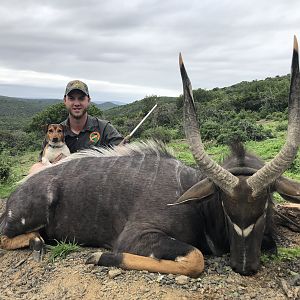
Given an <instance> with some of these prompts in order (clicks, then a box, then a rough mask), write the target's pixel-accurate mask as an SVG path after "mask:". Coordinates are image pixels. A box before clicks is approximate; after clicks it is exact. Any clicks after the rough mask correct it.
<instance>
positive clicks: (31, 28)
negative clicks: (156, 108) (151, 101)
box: [0, 0, 300, 103]
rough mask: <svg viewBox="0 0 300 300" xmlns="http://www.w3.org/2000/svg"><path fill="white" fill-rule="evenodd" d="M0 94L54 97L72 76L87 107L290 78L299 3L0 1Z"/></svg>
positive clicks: (298, 26) (231, 0)
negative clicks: (186, 84) (187, 83)
mask: <svg viewBox="0 0 300 300" xmlns="http://www.w3.org/2000/svg"><path fill="white" fill-rule="evenodd" d="M0 19H1V26H0V41H1V46H0V95H5V96H11V97H22V98H58V99H62V98H63V95H64V89H65V86H66V84H67V83H68V81H70V80H73V79H80V80H82V81H84V82H86V83H87V84H88V86H89V90H90V95H91V98H92V100H94V101H122V102H127V103H129V102H132V101H135V100H139V99H142V98H144V97H145V96H150V95H158V96H178V95H180V94H181V93H182V85H181V79H180V73H179V67H178V54H179V52H181V53H182V55H183V59H184V63H185V66H186V69H187V72H188V74H189V77H190V79H191V82H192V85H193V88H203V89H212V88H214V87H224V86H230V85H233V84H236V83H238V82H241V81H252V80H255V79H264V78H266V77H273V76H276V75H286V74H288V73H289V72H290V65H291V55H292V46H293V36H294V35H297V36H298V37H299V39H300V1H299V0H289V1H286V0H272V1H270V0H251V1H249V0H248V1H244V0H223V1H217V0H201V1H193V0H189V1H183V0H130V1H124V0H101V1H98V0H85V1H78V0H72V1H69V0H66V1H65V0H51V1H49V0H43V1H40V0H24V1H19V0H4V1H1V6H0Z"/></svg>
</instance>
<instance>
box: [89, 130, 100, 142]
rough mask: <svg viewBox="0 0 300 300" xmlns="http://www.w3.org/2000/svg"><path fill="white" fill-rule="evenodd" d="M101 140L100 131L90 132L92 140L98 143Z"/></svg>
mask: <svg viewBox="0 0 300 300" xmlns="http://www.w3.org/2000/svg"><path fill="white" fill-rule="evenodd" d="M99 140H100V133H99V132H98V131H93V132H91V133H90V141H91V142H92V143H94V144H96V143H97V142H98V141H99Z"/></svg>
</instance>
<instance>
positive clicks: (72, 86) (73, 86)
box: [65, 80, 89, 96]
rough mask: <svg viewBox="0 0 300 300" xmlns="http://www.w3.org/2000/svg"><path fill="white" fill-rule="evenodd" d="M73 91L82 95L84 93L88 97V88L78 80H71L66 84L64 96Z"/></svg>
mask: <svg viewBox="0 0 300 300" xmlns="http://www.w3.org/2000/svg"><path fill="white" fill-rule="evenodd" d="M73 90H80V91H82V92H83V93H85V94H86V95H87V96H89V89H88V86H87V85H86V84H85V83H84V82H82V81H80V80H72V81H70V82H69V83H68V84H67V87H66V91H65V96H66V95H68V94H69V93H70V92H71V91H73Z"/></svg>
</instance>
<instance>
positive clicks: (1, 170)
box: [0, 152, 11, 182]
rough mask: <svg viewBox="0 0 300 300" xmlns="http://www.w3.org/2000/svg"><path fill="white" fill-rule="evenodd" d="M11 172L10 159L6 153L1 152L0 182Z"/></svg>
mask: <svg viewBox="0 0 300 300" xmlns="http://www.w3.org/2000/svg"><path fill="white" fill-rule="evenodd" d="M10 173H11V166H10V159H9V156H8V154H7V153H5V152H2V153H1V154H0V182H4V181H6V180H7V179H8V177H9V175H10Z"/></svg>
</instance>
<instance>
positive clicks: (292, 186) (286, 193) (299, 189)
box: [275, 176, 300, 203]
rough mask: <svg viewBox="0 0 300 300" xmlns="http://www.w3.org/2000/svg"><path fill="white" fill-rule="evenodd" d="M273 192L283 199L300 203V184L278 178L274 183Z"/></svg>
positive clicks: (281, 177) (284, 178)
mask: <svg viewBox="0 0 300 300" xmlns="http://www.w3.org/2000/svg"><path fill="white" fill-rule="evenodd" d="M275 190H276V192H278V193H279V194H280V196H281V197H282V198H283V199H285V200H287V201H289V202H293V203H300V182H298V181H296V180H292V179H288V178H286V177H283V176H280V177H279V178H278V179H277V180H276V181H275Z"/></svg>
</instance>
